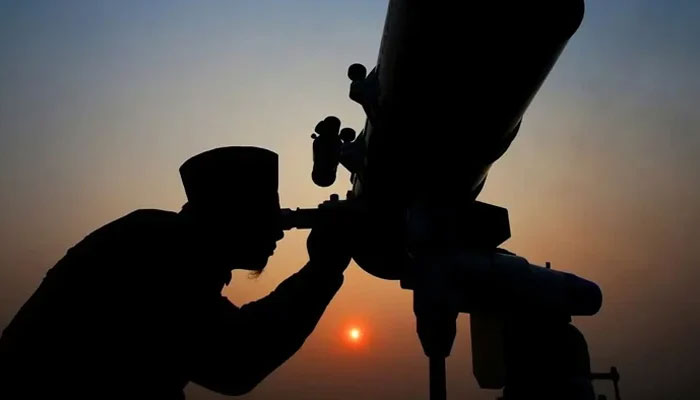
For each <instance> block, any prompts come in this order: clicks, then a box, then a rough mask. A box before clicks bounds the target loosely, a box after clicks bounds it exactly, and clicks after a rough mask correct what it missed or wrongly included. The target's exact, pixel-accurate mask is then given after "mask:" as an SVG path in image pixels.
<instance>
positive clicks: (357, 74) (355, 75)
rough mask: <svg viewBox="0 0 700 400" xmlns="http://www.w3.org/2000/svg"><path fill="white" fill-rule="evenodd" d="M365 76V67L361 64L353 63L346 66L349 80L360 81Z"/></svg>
mask: <svg viewBox="0 0 700 400" xmlns="http://www.w3.org/2000/svg"><path fill="white" fill-rule="evenodd" d="M366 77H367V68H365V66H364V65H362V64H353V65H351V66H350V67H349V68H348V78H350V80H351V81H353V82H356V81H361V80H363V79H365V78H366Z"/></svg>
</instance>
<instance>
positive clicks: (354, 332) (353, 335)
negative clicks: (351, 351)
mask: <svg viewBox="0 0 700 400" xmlns="http://www.w3.org/2000/svg"><path fill="white" fill-rule="evenodd" d="M361 337H362V332H361V331H360V329H359V328H350V330H349V331H348V338H349V339H350V341H352V342H359V341H360V338H361Z"/></svg>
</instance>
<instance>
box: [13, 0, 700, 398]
mask: <svg viewBox="0 0 700 400" xmlns="http://www.w3.org/2000/svg"><path fill="white" fill-rule="evenodd" d="M386 4H387V3H386V1H379V0H352V1H340V0H323V1H321V0H317V1H307V0H304V1H299V0H297V1H268V0H256V1H247V2H244V1H197V2H194V1H179V0H178V1H172V0H169V1H151V2H141V1H112V2H106V1H94V0H89V1H88V0H84V1H79V0H70V1H68V0H66V1H62V2H56V1H28V0H25V1H6V0H0V206H1V207H0V328H3V327H4V326H6V325H7V323H8V322H9V320H10V319H11V318H12V316H13V315H14V313H15V312H16V311H17V309H18V308H19V307H20V306H21V304H22V303H23V302H24V301H25V300H26V299H27V298H28V296H29V295H30V294H31V293H32V291H33V290H34V289H35V288H36V286H37V285H38V283H39V282H40V280H41V278H42V276H43V275H44V274H45V272H46V271H47V270H48V269H49V268H50V267H51V266H53V264H54V263H55V262H56V261H57V260H58V259H59V258H60V257H61V256H62V255H63V254H64V252H65V250H66V249H67V248H68V247H70V246H72V245H73V244H75V243H76V242H77V241H78V240H80V239H81V238H82V237H83V236H85V235H86V234H87V233H89V232H90V231H92V230H93V229H95V228H97V227H99V226H101V225H103V224H104V223H106V222H108V221H110V220H112V219H115V218H117V217H119V216H122V215H124V214H126V213H128V212H129V211H131V210H133V209H136V208H147V207H148V208H163V209H173V210H174V209H177V208H178V207H179V206H180V205H181V204H182V203H183V202H184V192H183V190H182V188H181V185H180V182H179V176H178V173H177V168H178V167H179V165H180V164H181V163H182V162H183V161H184V160H185V159H187V158H188V157H190V156H192V155H194V154H196V153H198V152H200V151H202V150H206V149H209V148H212V147H217V146H223V145H234V144H250V145H258V146H264V147H268V148H271V149H273V150H275V151H277V152H278V153H279V154H280V162H281V174H280V175H281V176H280V181H281V183H280V195H281V198H282V203H283V205H285V206H312V205H314V204H316V203H318V202H319V201H321V200H322V199H323V198H325V197H327V196H328V195H329V194H330V193H331V192H333V191H335V192H339V193H343V192H344V191H345V190H346V189H347V188H348V186H349V185H348V184H347V180H346V179H345V178H347V175H344V176H343V179H339V182H338V183H337V184H336V185H335V186H334V187H333V188H332V190H322V189H319V188H316V187H315V186H314V185H313V184H312V182H311V179H310V170H311V139H310V138H309V134H310V132H311V129H312V128H313V126H314V125H315V123H316V122H317V121H318V120H319V119H320V118H322V117H324V116H326V115H329V114H335V115H338V116H340V117H341V118H342V119H343V121H344V122H345V123H346V124H347V125H350V126H353V127H355V128H360V127H361V125H362V123H363V120H364V117H363V114H362V112H361V109H360V108H359V106H357V105H355V104H354V103H352V102H351V101H349V100H348V99H347V91H348V81H347V78H346V76H345V73H346V69H347V66H348V65H349V64H351V63H353V62H362V63H365V64H366V65H368V66H372V65H373V64H374V61H375V60H376V55H377V50H378V47H379V40H380V35H381V30H382V26H383V22H384V15H385V12H386ZM698 20H700V2H698V1H696V0H686V1H680V0H668V1H663V2H662V1H653V0H645V1H642V0H637V1H632V0H616V1H605V0H591V1H588V3H587V12H586V16H585V18H584V22H583V24H582V26H581V28H580V30H579V31H578V33H577V34H576V35H575V36H574V38H573V39H572V40H571V42H570V43H569V45H568V47H567V48H566V50H565V51H564V53H563V54H562V57H561V59H560V61H559V63H558V64H557V65H556V67H555V68H554V70H553V72H552V74H551V75H550V76H549V78H548V80H547V81H546V83H545V85H544V86H543V87H542V89H541V91H540V93H539V94H538V96H537V97H536V98H535V101H534V102H533V104H532V106H531V108H530V109H529V111H528V113H527V114H526V117H525V120H524V123H523V127H522V129H521V131H520V134H519V136H518V138H517V139H516V140H515V142H514V143H513V145H512V146H511V149H510V150H509V151H508V153H506V155H505V156H504V157H503V158H502V159H501V160H499V161H498V162H497V163H496V165H495V166H494V168H493V169H492V172H491V175H490V177H489V180H488V183H487V186H486V189H485V191H484V193H483V195H482V200H485V201H489V202H493V203H495V204H499V205H502V206H505V207H508V209H509V211H510V216H511V228H512V231H513V238H512V239H510V240H509V241H508V242H507V243H506V246H505V247H507V248H509V249H510V250H512V251H515V252H517V253H519V254H520V255H523V256H525V257H527V258H528V259H529V260H530V261H531V262H536V263H544V261H547V260H549V261H551V262H552V263H553V266H554V267H555V268H561V269H565V270H568V271H572V272H574V273H577V274H579V275H582V276H585V277H587V278H589V279H592V280H594V281H596V282H598V283H599V284H600V285H601V287H602V289H603V291H604V297H605V299H604V305H603V308H602V310H601V312H600V313H599V315H597V316H595V317H592V318H580V319H577V320H576V324H577V325H578V326H579V327H580V328H581V329H582V331H583V332H584V333H585V334H586V336H587V339H588V343H589V347H590V351H591V355H592V363H593V366H594V369H596V370H604V369H607V368H609V367H610V365H613V364H614V365H617V366H618V367H619V368H620V371H621V373H622V382H621V385H622V394H623V396H624V397H625V398H629V399H650V400H651V399H660V398H663V399H695V398H700V388H699V387H698V386H697V384H696V379H695V378H696V376H697V371H698V370H700V348H699V347H698V343H699V341H698V338H699V337H700V303H699V301H700V300H699V296H698V293H697V288H698V284H699V283H700V282H699V279H700V265H699V264H700V262H699V260H700V228H699V227H700V187H699V184H700V161H698V156H699V155H700V135H699V134H698V126H699V125H700V114H699V113H698V112H697V110H696V109H697V105H698V104H700V78H699V77H698V71H700V24H698V23H697V21H698ZM305 236H306V234H305V233H303V232H293V233H291V234H288V235H287V237H286V238H285V239H284V241H283V242H282V244H281V246H280V247H279V250H278V252H277V254H276V255H275V256H274V258H273V259H272V261H271V263H270V265H269V267H268V268H267V270H266V272H265V273H264V274H263V275H262V276H261V277H260V278H259V279H257V280H250V279H248V278H247V277H246V275H245V274H239V275H236V276H235V278H234V282H233V284H232V285H231V286H230V287H229V288H227V289H226V291H225V293H226V294H227V295H228V296H229V297H230V298H231V299H232V301H234V302H235V303H237V304H243V303H245V302H246V301H249V300H252V299H255V298H258V297H260V296H263V295H265V294H266V293H268V292H269V291H270V290H272V289H273V288H274V286H275V285H276V284H277V283H279V282H280V281H281V280H282V279H284V278H285V277H286V276H288V275H289V274H291V273H292V272H294V271H296V270H297V269H298V268H299V267H300V266H302V265H303V263H304V262H305V261H306V254H305V250H304V247H303V245H304V240H305ZM352 324H355V325H359V326H361V327H362V328H363V329H364V330H365V337H364V339H365V340H364V342H363V343H362V344H361V345H360V346H348V345H347V343H345V339H344V337H343V335H344V334H345V331H346V329H347V328H348V326H350V325H352ZM414 324H415V321H414V318H413V314H412V311H411V294H410V292H406V291H403V290H401V289H400V288H399V286H398V283H397V282H391V281H380V280H378V279H376V278H373V277H371V276H369V275H367V274H366V273H364V272H363V271H361V270H360V269H359V268H357V267H354V266H353V267H351V268H350V269H349V270H348V272H347V273H346V283H345V286H344V287H343V288H342V289H341V291H340V293H339V294H338V296H337V297H336V298H335V299H334V301H333V302H332V303H331V305H330V307H329V309H328V312H327V314H326V315H325V316H324V317H323V319H322V320H321V322H320V324H319V326H318V329H317V330H316V331H315V332H314V333H313V334H312V336H311V337H310V338H309V339H308V341H307V342H306V344H305V345H304V347H303V348H302V349H301V350H300V351H299V353H297V355H295V356H294V357H293V358H292V360H290V361H289V362H288V363H287V364H285V365H284V366H282V367H281V368H280V369H279V370H277V371H276V372H274V373H273V374H272V375H271V376H270V377H269V378H268V379H267V380H266V381H264V382H263V383H262V384H261V385H260V386H259V387H258V388H256V389H255V390H254V391H253V392H252V393H250V394H249V395H246V396H244V398H249V399H263V398H265V399H268V398H269V399H272V398H288V399H329V398H334V399H347V400H356V399H357V398H379V397H381V398H387V399H413V398H415V399H423V398H427V396H426V394H427V362H426V360H425V359H424V357H423V354H422V351H421V348H420V344H419V342H418V339H417V337H416V335H415V333H414V332H415V326H414ZM468 333H469V332H468V320H467V316H461V317H460V322H459V333H458V337H457V341H456V344H455V346H454V349H453V355H452V356H451V357H450V359H449V360H448V378H449V388H448V392H449V394H450V398H452V399H464V398H469V399H492V398H494V397H495V393H494V392H487V391H482V390H479V389H478V388H477V385H476V383H475V381H474V379H473V378H472V371H471V356H470V349H469V345H468V343H469V340H468ZM231 345H232V346H236V345H240V344H238V343H231ZM600 388H601V390H604V392H605V393H608V394H610V390H609V387H608V386H607V385H601V386H600ZM188 394H189V395H190V398H193V399H215V398H217V396H216V395H214V394H212V393H209V392H207V391H205V390H203V389H201V388H196V387H194V386H190V387H188Z"/></svg>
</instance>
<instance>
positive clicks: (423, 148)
mask: <svg viewBox="0 0 700 400" xmlns="http://www.w3.org/2000/svg"><path fill="white" fill-rule="evenodd" d="M583 15H584V3H583V0H551V1H534V2H522V1H518V2H515V1H514V2H505V3H503V2H466V3H465V2H452V3H445V2H429V1H419V0H390V1H389V5H388V10H387V15H386V20H385V22H384V30H383V34H382V39H381V45H380V49H379V55H378V58H377V63H376V66H375V67H374V68H372V69H371V71H369V72H368V71H367V69H366V68H365V67H364V66H363V65H360V64H354V65H351V66H350V67H349V69H348V77H349V79H350V81H351V82H350V91H349V97H350V99H352V100H353V101H355V102H357V103H358V104H359V105H361V106H362V108H363V109H364V111H365V114H366V116H367V118H366V122H365V125H364V128H363V129H362V130H361V132H360V133H359V135H356V133H355V131H354V130H353V129H350V128H342V129H341V122H340V120H339V119H338V118H335V117H327V118H325V119H324V120H323V121H321V122H320V123H319V124H318V125H317V126H316V129H315V132H314V134H313V135H312V138H313V159H314V166H313V171H312V174H311V175H312V179H313V181H314V182H315V183H316V184H317V185H319V186H323V187H327V186H330V185H331V184H333V183H334V181H335V176H336V172H337V169H338V167H339V166H341V165H342V166H343V167H345V168H346V169H348V170H349V171H350V173H351V185H352V186H351V189H350V190H349V191H348V193H347V197H346V198H345V199H340V198H339V196H335V197H334V198H332V199H331V200H330V201H328V202H326V203H324V204H323V205H322V206H321V207H319V208H316V209H296V210H292V209H284V210H282V217H283V218H282V219H283V221H284V228H285V229H293V228H297V229H307V228H312V227H313V226H314V224H316V223H318V221H320V220H327V221H333V220H334V219H337V218H345V219H346V220H351V221H353V223H354V225H355V226H353V231H354V232H358V234H357V237H356V238H355V239H354V243H353V246H352V247H353V249H354V253H353V259H354V260H355V261H356V263H357V264H358V265H359V266H360V267H361V268H362V269H364V270H365V271H367V272H368V273H370V274H372V275H373V276H376V277H378V278H383V279H390V280H397V281H399V282H400V284H401V287H402V288H404V289H409V290H413V293H414V312H415V315H416V319H417V332H418V335H419V337H420V339H421V344H422V346H423V350H424V352H425V354H426V355H427V356H428V357H429V359H430V363H429V365H430V398H431V399H433V400H441V399H445V398H446V389H445V386H446V382H445V357H447V356H448V355H449V354H450V350H451V347H452V343H453V341H454V337H455V332H456V327H455V323H456V322H455V320H456V317H457V314H458V313H469V314H470V323H471V326H472V328H471V332H472V353H473V368H474V375H475V377H476V379H477V381H478V382H479V385H480V386H481V387H482V388H491V389H501V388H503V390H504V391H503V394H504V399H507V400H517V399H534V398H537V399H581V400H584V399H585V400H592V399H593V398H594V397H595V394H594V392H593V387H592V384H591V379H592V376H593V375H592V373H591V370H590V361H589V355H588V349H587V345H586V342H585V339H584V337H583V335H582V334H581V333H580V332H579V331H578V330H577V329H576V328H575V327H573V325H571V324H570V321H571V317H572V316H592V315H594V314H596V313H597V312H598V310H599V309H600V307H601V304H602V293H601V291H600V289H599V287H598V286H597V285H596V284H595V283H593V282H591V281H589V280H586V279H584V278H581V277H578V276H576V275H573V274H571V273H567V272H564V271H560V270H556V269H553V268H551V267H550V265H549V263H547V265H546V266H544V267H542V266H537V265H532V264H530V263H529V262H528V261H527V260H526V259H525V258H523V257H519V256H517V255H515V254H513V253H510V252H508V251H506V250H503V249H500V248H499V246H500V245H501V244H502V243H503V242H504V241H505V240H507V239H508V238H509V237H510V235H511V231H510V225H509V220H508V211H507V210H506V209H505V208H502V207H498V206H496V205H491V204H486V203H483V202H480V201H478V200H477V197H478V195H479V193H480V192H481V190H482V188H483V187H484V185H485V183H486V180H487V176H488V172H489V169H490V168H491V167H492V165H493V164H494V163H495V162H496V161H497V160H498V159H499V158H500V157H501V156H503V155H504V153H505V152H506V151H507V149H508V148H509V147H510V145H511V143H512V142H513V140H514V138H515V137H516V135H517V134H518V132H519V130H520V127H521V125H522V123H523V117H524V115H525V113H526V111H527V109H528V107H529V105H530V103H531V102H532V100H533V98H534V97H535V95H536V94H537V92H538V91H539V90H540V88H541V86H542V85H543V83H544V82H545V80H546V78H547V76H548V75H549V73H550V72H551V70H552V68H553V67H554V65H555V64H556V62H557V60H558V59H559V57H560V56H561V54H562V52H563V50H564V48H565V47H566V45H567V43H568V42H569V40H570V38H571V37H572V36H573V35H574V34H575V32H576V31H577V29H578V27H579V25H580V24H581V21H582V19H583ZM348 216H350V217H348Z"/></svg>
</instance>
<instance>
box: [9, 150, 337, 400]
mask: <svg viewBox="0 0 700 400" xmlns="http://www.w3.org/2000/svg"><path fill="white" fill-rule="evenodd" d="M277 164H278V161H277V155H276V154H275V153H273V152H271V151H268V150H264V149H260V148H253V147H225V148H219V149H214V150H210V151H208V152H205V153H202V154H200V155H198V156H195V157H193V158H191V159H190V160H188V161H187V162H185V163H184V164H183V165H182V167H181V168H180V173H181V176H182V179H183V183H184V186H185V191H186V194H187V197H188V202H187V203H186V204H185V206H184V207H183V209H182V211H181V212H179V213H174V212H168V211H161V210H138V211H135V212H133V213H131V214H129V215H126V216H124V217H122V218H120V219H118V220H116V221H114V222H111V223H109V224H107V225H106V226H104V227H102V228H100V229H98V230H96V231H95V232H93V233H91V234H90V235H89V236H87V237H86V238H85V239H84V240H82V241H81V242H80V243H78V244H77V245H76V246H74V247H73V248H71V249H70V250H69V251H68V252H67V254H66V255H65V257H63V259H61V260H60V261H59V262H58V264H56V265H55V266H54V267H53V268H52V269H51V270H50V271H49V272H48V273H47V275H46V277H45V279H44V280H43V282H42V283H41V285H40V287H39V288H38V289H37V291H36V292H35V293H34V294H33V295H32V297H31V298H30V299H29V300H28V301H27V302H26V304H24V306H23V307H22V308H21V309H20V311H19V312H18V314H17V315H16V316H15V318H14V319H13V321H12V322H11V323H10V325H9V326H8V327H7V328H6V329H5V330H4V332H3V335H2V338H1V339H0V369H1V370H0V372H1V375H0V380H1V382H0V383H1V384H0V398H3V399H11V398H28V399H29V398H30V399H35V398H37V399H38V398H56V399H63V398H66V399H73V398H86V397H90V398H95V399H100V398H115V397H120V398H153V399H155V398H183V397H184V396H183V388H184V386H185V385H186V384H187V383H188V382H189V381H193V382H195V383H198V384H200V385H202V386H205V387H207V388H209V389H212V390H215V391H217V392H220V393H225V394H230V395H238V394H243V393H246V392H248V391H250V390H251V389H252V388H253V387H254V386H255V385H257V384H258V383H259V382H260V381H261V380H262V379H263V378H264V377H266V376H267V375H268V374H269V373H270V372H272V371H273V370H274V369H276V368H277V367H278V366H279V365H281V364H282V363H283V362H284V361H285V360H287V359H288V358H289V357H290V356H292V355H293V354H294V353H295V352H296V351H297V350H298V349H299V348H300V347H301V345H302V343H303V342H304V340H305V339H306V337H307V336H308V335H309V334H310V333H311V332H312V330H313V329H314V327H315V325H316V323H317V322H318V320H319V318H320V317H321V315H322V314H323V312H324V310H325V308H326V306H327V305H328V303H329V302H330V300H331V299H332V298H333V296H334V295H335V293H336V292H337V290H338V289H339V288H340V286H341V284H342V282H343V271H344V270H345V268H346V267H347V265H348V263H349V261H350V257H349V255H348V254H347V253H346V252H345V251H344V250H343V249H342V243H344V242H345V241H344V240H343V239H342V238H339V237H338V235H340V231H339V230H337V229H331V228H329V226H330V225H326V227H325V228H323V227H321V228H315V229H314V231H312V232H311V234H310V236H309V240H308V241H307V247H308V251H309V259H310V261H309V262H308V263H307V264H306V265H305V266H304V267H303V268H302V269H301V270H300V271H298V272H297V273H295V274H294V275H292V276H291V277H290V278H288V279H287V280H285V281H284V282H283V283H282V284H280V285H279V287H277V289H276V290H275V291H274V292H272V293H271V294H269V295H268V296H267V297H265V298H263V299H260V300H258V301H255V302H252V303H250V304H247V305H245V306H243V307H241V308H238V307H236V306H234V305H233V304H231V303H230V302H229V301H228V300H227V299H226V298H225V297H223V296H221V290H222V288H223V286H224V285H226V284H227V283H228V282H229V281H230V279H231V270H232V269H246V270H253V271H260V270H262V268H263V267H264V266H265V264H266V263H267V259H268V257H269V256H270V255H271V254H272V253H273V251H274V249H275V242H276V241H277V240H279V239H281V238H282V236H283V233H282V230H281V228H280V206H279V199H278V194H277V187H278V183H277V174H278V171H277V168H278V167H277ZM319 230H322V232H319Z"/></svg>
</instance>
